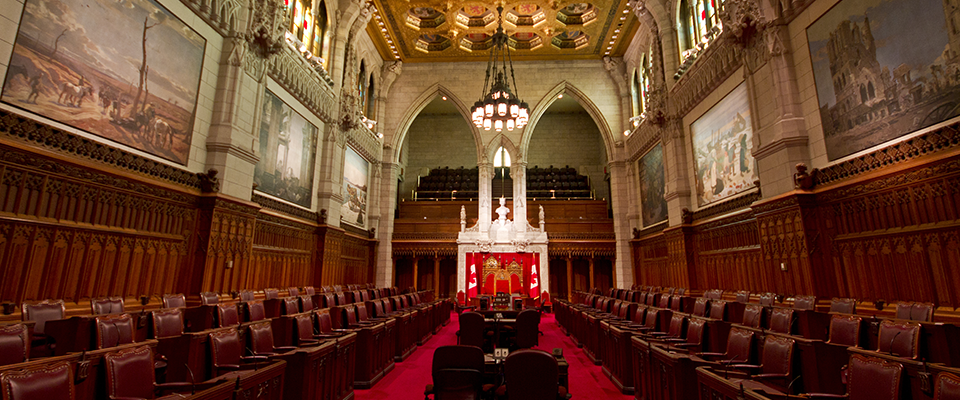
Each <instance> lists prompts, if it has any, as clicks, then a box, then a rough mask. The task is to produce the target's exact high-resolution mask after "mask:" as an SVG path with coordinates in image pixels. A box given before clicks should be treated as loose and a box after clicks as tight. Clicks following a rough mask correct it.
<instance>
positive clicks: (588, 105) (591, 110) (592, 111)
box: [491, 81, 615, 160]
mask: <svg viewBox="0 0 960 400" xmlns="http://www.w3.org/2000/svg"><path fill="white" fill-rule="evenodd" d="M560 94H563V95H568V96H573V98H574V99H576V100H577V103H580V106H581V107H583V109H584V110H586V111H587V114H589V115H590V118H591V119H593V123H594V124H596V125H597V129H598V130H599V131H600V137H601V138H602V139H603V148H604V151H606V152H607V160H612V159H613V157H614V142H615V138H614V136H613V132H611V131H610V126H609V125H607V120H606V119H604V118H603V113H602V112H601V111H600V109H599V108H597V105H596V104H594V103H593V101H591V100H590V98H589V97H587V95H585V94H584V93H583V92H582V91H581V90H580V89H577V88H576V87H575V86H573V85H571V84H570V83H569V82H567V81H562V82H560V83H559V84H557V86H554V87H553V89H550V91H549V92H547V94H546V95H545V96H543V97H542V98H541V99H540V101H539V102H537V107H536V108H534V109H533V110H531V112H530V121H529V123H528V124H527V126H526V128H524V129H523V137H522V139H521V140H520V149H519V150H520V152H521V153H522V154H526V153H527V148H528V147H529V146H530V138H531V137H533V132H534V131H535V130H536V128H537V124H538V123H539V122H540V118H541V117H543V113H544V112H546V111H547V108H549V107H550V105H551V104H553V102H555V101H557V96H558V95H560ZM495 150H496V149H494V151H495ZM491 154H492V153H491ZM511 156H512V154H511ZM524 159H526V158H524Z"/></svg>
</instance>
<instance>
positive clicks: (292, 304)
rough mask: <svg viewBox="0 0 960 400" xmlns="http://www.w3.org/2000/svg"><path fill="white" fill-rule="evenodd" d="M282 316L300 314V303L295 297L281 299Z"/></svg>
mask: <svg viewBox="0 0 960 400" xmlns="http://www.w3.org/2000/svg"><path fill="white" fill-rule="evenodd" d="M282 311H283V315H293V314H297V313H299V312H300V301H299V300H298V299H297V298H296V297H287V298H284V299H283V309H282Z"/></svg>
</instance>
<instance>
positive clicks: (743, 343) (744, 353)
mask: <svg viewBox="0 0 960 400" xmlns="http://www.w3.org/2000/svg"><path fill="white" fill-rule="evenodd" d="M753 339H754V333H753V332H752V331H749V330H746V329H742V328H737V327H733V328H730V334H729V335H728V336H727V351H726V352H725V353H717V352H707V353H697V355H698V356H700V357H703V358H706V359H709V360H714V361H720V362H722V363H726V364H739V363H749V362H750V360H751V358H752V356H753Z"/></svg>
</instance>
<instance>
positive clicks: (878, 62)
mask: <svg viewBox="0 0 960 400" xmlns="http://www.w3.org/2000/svg"><path fill="white" fill-rule="evenodd" d="M948 3H949V2H946V1H942V0H909V1H907V0H845V1H841V2H840V3H838V4H837V5H836V6H834V7H833V8H832V9H831V10H830V11H828V12H827V13H826V14H824V15H823V16H822V17H820V19H818V20H817V21H816V22H814V23H813V25H810V27H809V28H807V40H808V41H809V43H810V56H811V57H810V59H811V61H812V63H813V75H814V78H815V80H816V86H817V96H818V98H819V104H820V118H821V120H822V125H823V134H824V139H825V141H826V147H827V157H828V158H829V159H830V160H831V161H832V160H836V159H838V158H841V157H844V156H847V155H850V154H853V153H856V152H858V151H861V150H864V149H867V148H869V147H872V146H875V145H878V144H881V143H883V142H886V141H888V140H891V139H895V138H897V137H900V136H903V135H904V134H906V133H908V132H913V131H915V130H918V129H922V128H925V127H928V126H930V125H933V124H936V123H938V122H942V121H945V120H947V119H950V118H952V117H955V116H957V115H960V9H958V8H956V7H953V6H948ZM948 8H949V9H948ZM920 21H922V22H920Z"/></svg>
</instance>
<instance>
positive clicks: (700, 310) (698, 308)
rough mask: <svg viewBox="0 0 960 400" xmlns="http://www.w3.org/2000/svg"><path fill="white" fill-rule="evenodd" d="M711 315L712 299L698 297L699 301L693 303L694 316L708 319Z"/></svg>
mask: <svg viewBox="0 0 960 400" xmlns="http://www.w3.org/2000/svg"><path fill="white" fill-rule="evenodd" d="M709 313H710V299H708V298H706V297H698V298H697V301H696V302H695V303H693V315H696V316H698V317H706V316H708V315H709Z"/></svg>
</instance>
